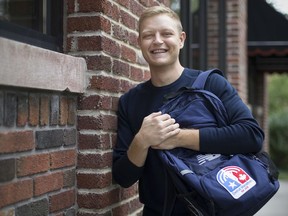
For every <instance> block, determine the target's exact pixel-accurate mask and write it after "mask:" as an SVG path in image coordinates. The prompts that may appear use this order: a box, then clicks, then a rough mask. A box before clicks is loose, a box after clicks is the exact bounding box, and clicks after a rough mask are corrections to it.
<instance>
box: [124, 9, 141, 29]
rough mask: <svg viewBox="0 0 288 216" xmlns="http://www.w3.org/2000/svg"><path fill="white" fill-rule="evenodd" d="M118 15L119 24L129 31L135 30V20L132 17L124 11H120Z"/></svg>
mask: <svg viewBox="0 0 288 216" xmlns="http://www.w3.org/2000/svg"><path fill="white" fill-rule="evenodd" d="M120 15H121V16H120V19H121V20H120V22H121V23H123V24H124V25H125V26H126V27H128V28H129V29H136V28H137V20H136V19H135V18H134V17H133V16H132V15H130V14H129V13H127V12H126V11H124V10H121V11H120Z"/></svg>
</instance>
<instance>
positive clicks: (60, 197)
mask: <svg viewBox="0 0 288 216" xmlns="http://www.w3.org/2000/svg"><path fill="white" fill-rule="evenodd" d="M75 196H76V195H75V191H74V190H68V191H64V192H60V193H58V194H55V195H52V196H49V203H50V212H56V211H59V210H62V209H66V208H67V209H68V208H69V207H72V206H73V205H74V204H75Z"/></svg>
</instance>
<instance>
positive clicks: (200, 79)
mask: <svg viewBox="0 0 288 216" xmlns="http://www.w3.org/2000/svg"><path fill="white" fill-rule="evenodd" d="M211 73H218V74H219V75H221V76H224V74H223V72H222V71H221V70H219V69H210V70H207V71H203V72H201V73H199V75H198V76H197V78H196V80H195V81H194V83H193V84H192V88H194V89H204V87H205V83H206V80H207V78H208V76H209V75H210V74H211Z"/></svg>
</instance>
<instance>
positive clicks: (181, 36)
mask: <svg viewBox="0 0 288 216" xmlns="http://www.w3.org/2000/svg"><path fill="white" fill-rule="evenodd" d="M185 40H186V33H185V32H184V31H182V32H181V33H180V48H181V49H182V48H183V47H184V43H185Z"/></svg>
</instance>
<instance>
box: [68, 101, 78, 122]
mask: <svg viewBox="0 0 288 216" xmlns="http://www.w3.org/2000/svg"><path fill="white" fill-rule="evenodd" d="M76 115H77V113H76V99H74V98H68V119H67V124H68V125H75V123H76Z"/></svg>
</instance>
